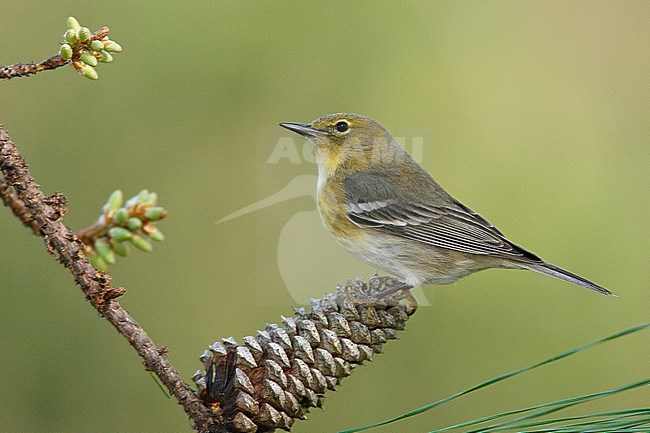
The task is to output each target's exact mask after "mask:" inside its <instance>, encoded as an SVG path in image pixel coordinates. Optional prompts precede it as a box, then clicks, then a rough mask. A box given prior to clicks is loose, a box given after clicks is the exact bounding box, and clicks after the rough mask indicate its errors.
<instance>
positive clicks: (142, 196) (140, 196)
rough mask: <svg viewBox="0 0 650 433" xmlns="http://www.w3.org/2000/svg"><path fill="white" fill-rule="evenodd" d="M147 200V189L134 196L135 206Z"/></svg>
mask: <svg viewBox="0 0 650 433" xmlns="http://www.w3.org/2000/svg"><path fill="white" fill-rule="evenodd" d="M147 198H149V190H148V189H143V190H142V191H140V192H139V193H138V195H137V196H136V199H135V202H136V203H137V204H143V203H144V202H146V201H147Z"/></svg>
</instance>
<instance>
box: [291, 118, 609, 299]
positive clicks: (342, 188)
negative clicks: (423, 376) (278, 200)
mask: <svg viewBox="0 0 650 433" xmlns="http://www.w3.org/2000/svg"><path fill="white" fill-rule="evenodd" d="M280 126H282V127H284V128H286V129H288V130H290V131H293V132H295V133H298V134H300V135H301V136H302V137H304V138H305V139H306V140H307V141H308V142H309V143H310V144H311V147H312V149H313V151H314V154H315V158H316V162H317V164H318V181H317V183H318V186H317V192H316V195H317V203H318V211H319V214H320V217H321V219H322V221H323V223H324V225H325V227H326V228H327V229H328V230H329V231H330V232H331V233H332V234H333V235H334V238H335V239H336V241H337V242H338V243H339V245H341V246H342V247H343V248H344V249H346V250H348V251H349V252H350V253H352V255H354V256H356V257H357V258H359V259H360V260H362V261H364V262H366V263H368V264H370V265H371V266H374V267H376V268H379V269H383V270H385V271H388V272H389V273H391V274H393V275H394V276H395V277H397V278H400V284H399V285H397V286H396V287H397V289H394V290H408V289H411V288H413V287H418V286H421V285H425V284H452V283H454V282H456V281H457V280H458V279H459V278H462V277H465V276H467V275H470V274H472V273H474V272H478V271H481V270H484V269H490V268H506V269H525V270H531V271H535V272H538V273H540V274H544V275H548V276H551V277H555V278H559V279H561V280H564V281H568V282H570V283H573V284H576V285H578V286H582V287H585V288H587V289H589V290H592V291H594V292H597V293H601V294H603V295H614V294H613V293H612V292H610V291H609V290H607V289H605V288H604V287H601V286H599V285H597V284H595V283H593V282H591V281H589V280H587V279H586V278H583V277H581V276H579V275H576V274H574V273H572V272H569V271H567V270H565V269H562V268H560V267H557V266H555V265H552V264H550V263H547V262H545V261H544V260H542V259H541V258H540V257H539V256H537V255H536V254H534V253H532V252H530V251H528V250H526V249H524V248H522V247H520V246H519V245H517V244H515V243H513V242H511V241H510V240H508V239H507V238H506V237H505V235H504V234H503V233H502V232H501V231H500V230H499V229H497V228H496V227H495V226H494V225H492V224H491V223H490V222H488V221H487V220H486V219H485V218H483V217H482V216H480V215H479V214H478V213H476V212H474V211H473V210H472V209H470V208H469V207H467V206H465V205H464V204H462V203H461V202H459V201H458V200H456V199H455V198H453V197H452V196H451V195H450V194H448V193H447V192H446V191H445V190H444V189H443V188H442V187H441V186H440V185H439V184H438V183H437V182H436V181H435V180H434V179H433V177H431V175H430V174H429V173H428V172H427V171H426V170H425V169H424V168H422V167H421V166H420V165H419V164H418V163H417V162H416V161H415V160H413V158H412V157H411V156H410V155H409V154H408V153H407V152H406V151H405V150H404V148H403V147H402V146H401V145H400V144H399V143H398V142H397V141H396V140H395V139H394V138H393V136H392V135H391V134H390V133H389V132H388V131H387V130H386V129H385V128H384V127H383V126H382V125H381V124H379V123H378V122H377V121H375V120H372V119H370V118H368V117H365V116H361V115H358V114H352V113H336V114H328V115H325V116H322V117H319V118H317V119H315V120H313V121H312V122H310V123H306V124H305V123H298V122H283V123H280ZM614 296H615V295H614Z"/></svg>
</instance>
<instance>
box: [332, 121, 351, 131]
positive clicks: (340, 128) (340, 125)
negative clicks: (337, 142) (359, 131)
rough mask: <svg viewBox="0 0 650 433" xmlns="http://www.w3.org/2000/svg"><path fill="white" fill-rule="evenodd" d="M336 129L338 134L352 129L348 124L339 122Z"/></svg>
mask: <svg viewBox="0 0 650 433" xmlns="http://www.w3.org/2000/svg"><path fill="white" fill-rule="evenodd" d="M334 127H335V128H336V130H337V131H338V132H346V131H347V130H348V129H350V125H349V124H348V122H344V121H340V122H338V123H337V124H336V125H335V126H334Z"/></svg>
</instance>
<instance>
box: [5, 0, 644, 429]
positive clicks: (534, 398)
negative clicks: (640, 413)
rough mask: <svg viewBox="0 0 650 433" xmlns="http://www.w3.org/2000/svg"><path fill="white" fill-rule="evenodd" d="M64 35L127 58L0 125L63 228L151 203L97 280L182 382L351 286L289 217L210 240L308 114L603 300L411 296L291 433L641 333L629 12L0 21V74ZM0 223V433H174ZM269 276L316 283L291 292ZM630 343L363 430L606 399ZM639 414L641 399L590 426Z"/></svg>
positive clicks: (161, 8) (636, 351)
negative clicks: (155, 232) (385, 147)
mask: <svg viewBox="0 0 650 433" xmlns="http://www.w3.org/2000/svg"><path fill="white" fill-rule="evenodd" d="M68 15H74V16H76V17H77V18H78V19H79V20H80V21H81V23H82V24H83V25H86V26H89V27H90V28H91V29H93V30H94V29H96V28H97V27H99V26H102V25H108V26H110V28H111V35H112V37H113V38H114V39H115V40H117V41H118V42H119V43H120V44H122V46H123V47H124V49H125V51H124V53H122V54H120V55H118V56H116V59H115V61H114V62H113V64H111V65H101V66H100V67H99V68H98V72H99V75H100V80H99V81H97V82H91V81H90V80H87V79H84V78H82V77H79V76H77V75H76V73H75V72H74V71H73V70H72V69H71V68H64V69H60V70H57V71H50V72H45V73H42V74H40V75H39V76H37V77H32V78H27V79H16V80H11V81H4V82H0V121H1V122H4V123H5V125H6V127H7V128H8V130H9V132H10V133H11V136H12V138H13V140H14V141H15V142H16V143H17V144H18V145H19V147H20V149H21V151H22V152H23V154H24V156H25V158H26V159H27V161H28V163H29V165H30V167H31V169H32V173H33V174H34V176H35V177H36V179H37V181H38V182H39V183H40V184H41V185H42V186H43V189H44V190H45V192H46V193H48V194H51V193H53V192H55V191H61V192H63V193H65V194H66V196H67V197H68V198H69V208H70V210H69V213H68V214H67V215H66V221H67V223H68V224H69V225H71V226H72V227H74V228H75V229H80V228H82V227H85V226H87V225H89V224H91V223H92V222H93V221H94V219H95V218H96V217H97V215H98V213H99V209H100V208H101V206H102V204H103V203H104V201H105V199H106V198H107V196H108V194H109V193H110V192H111V191H112V190H113V189H116V188H122V189H123V190H124V191H125V193H126V194H129V195H132V194H134V193H136V192H137V191H138V190H139V189H141V188H149V189H151V190H153V191H156V192H158V193H159V195H160V197H161V203H162V205H163V206H165V207H166V208H167V209H168V210H169V212H170V217H169V218H168V219H167V220H166V221H164V222H163V223H162V224H161V228H162V230H163V231H164V232H165V234H166V235H167V241H165V242H164V243H163V244H160V245H156V251H154V253H153V254H141V253H134V254H133V255H132V256H131V257H129V258H128V259H122V260H120V261H119V262H118V264H117V265H115V266H114V267H112V268H111V270H110V273H111V275H112V276H113V282H114V283H115V284H116V285H124V286H125V287H126V288H127V290H128V293H127V294H126V296H125V297H123V298H122V300H121V302H122V303H123V305H124V306H125V307H126V308H127V309H128V310H129V311H130V312H131V314H132V315H133V316H134V317H135V318H136V320H138V321H139V322H140V324H142V325H143V326H144V327H145V328H146V330H147V331H148V332H149V333H150V334H151V336H152V337H153V338H154V339H155V341H156V342H157V343H158V344H159V345H167V346H169V348H170V358H171V360H172V362H173V363H174V365H175V366H176V367H177V368H178V369H179V370H180V371H181V372H182V374H183V375H184V377H185V378H187V379H188V380H189V377H190V376H191V374H192V373H193V372H194V371H195V370H196V369H198V368H199V367H200V363H199V361H198V359H197V357H198V356H199V355H200V353H201V352H202V351H203V350H204V348H205V347H206V345H208V344H210V343H212V342H213V341H215V340H216V339H219V338H221V337H227V336H231V335H233V336H235V337H236V338H241V337H243V336H245V335H248V334H251V333H254V332H255V330H257V329H259V328H262V327H263V326H264V324H265V323H266V322H275V321H278V320H279V316H280V315H281V314H284V315H289V314H291V313H292V307H294V306H295V305H296V304H297V300H296V299H298V300H300V299H302V298H301V296H305V297H308V296H320V295H322V294H323V293H324V292H325V291H327V290H332V289H333V288H334V286H335V284H336V283H340V282H344V281H345V280H346V278H348V277H353V276H354V275H357V274H360V275H365V276H368V275H369V274H370V273H371V272H372V271H373V270H372V269H371V268H369V267H367V266H365V265H362V264H361V263H360V262H357V261H356V260H353V259H351V258H350V257H349V256H348V255H347V253H346V252H345V251H343V250H342V249H337V247H336V246H335V245H334V242H333V241H332V240H330V239H329V238H328V237H327V234H326V233H325V229H324V228H320V227H319V222H318V219H317V218H318V216H317V214H316V213H315V212H314V202H313V199H312V198H310V196H309V195H305V196H300V195H296V196H295V198H292V199H290V200H284V201H280V202H278V203H277V204H275V205H273V206H270V207H266V208H264V209H260V210H258V211H256V212H254V213H250V214H247V215H244V216H241V217H239V218H236V219H233V220H230V221H228V222H224V223H221V224H216V225H215V222H216V221H218V220H220V219H221V218H223V217H224V216H226V215H228V214H230V213H232V212H235V211H237V210H238V209H241V208H243V207H245V206H248V205H250V204H252V203H255V202H257V201H259V200H261V199H264V198H265V197H268V196H270V195H272V194H275V193H276V192H277V191H280V190H282V188H284V186H285V185H287V184H288V183H289V182H290V181H291V180H292V179H295V178H296V177H297V176H307V175H314V174H316V168H315V166H314V165H313V164H311V163H309V162H307V161H306V160H304V157H303V156H301V159H300V161H299V163H292V162H290V161H289V160H288V159H284V160H282V161H280V162H279V163H278V164H277V165H276V166H270V165H269V164H268V163H267V161H268V157H269V155H270V152H271V149H273V148H274V146H276V145H277V144H278V143H279V142H280V140H282V139H283V137H289V134H287V133H286V132H285V131H283V130H281V128H279V127H276V126H275V125H276V124H277V123H278V122H280V121H310V120H311V119H313V118H315V117H318V116H320V115H323V114H326V113H330V112H338V111H351V112H356V113H360V114H365V115H367V116H370V117H373V118H375V119H377V120H379V121H380V122H381V123H382V124H384V125H385V126H386V127H387V128H388V129H389V130H393V131H395V132H397V131H402V132H400V134H401V135H402V136H404V137H406V141H408V140H409V137H411V138H413V137H415V136H417V137H420V138H422V142H423V143H424V145H423V156H422V161H423V164H424V165H425V167H426V168H427V169H428V170H429V171H430V172H432V173H433V174H434V175H435V177H436V179H437V180H438V181H440V182H441V183H442V184H443V185H444V186H445V187H446V188H447V189H448V190H449V191H450V192H451V193H452V194H454V195H455V196H456V197H457V198H459V199H460V200H461V201H463V202H464V203H465V204H467V205H468V206H470V207H472V208H474V209H476V210H477V211H479V212H480V213H481V214H482V215H483V216H485V217H486V218H488V219H489V220H490V221H491V222H493V223H494V224H496V225H497V226H498V227H499V228H500V229H502V230H503V231H504V232H505V233H506V234H507V235H508V236H509V237H510V238H511V239H513V240H515V241H516V242H517V243H519V244H521V245H523V246H525V247H527V248H530V249H531V250H533V251H535V252H536V253H538V254H539V255H541V256H542V257H544V258H545V259H547V260H549V261H551V262H553V263H555V264H557V265H560V266H563V267H566V268H568V269H570V270H572V271H574V272H576V273H579V274H581V275H584V276H586V277H588V278H590V279H593V280H594V281H596V282H598V283H600V284H602V285H604V286H605V287H607V288H609V289H611V290H613V291H614V292H616V293H617V294H618V295H619V296H620V297H619V298H617V299H615V298H606V297H603V296H598V295H596V294H594V293H591V292H588V291H587V290H584V289H582V288H578V287H576V286H572V285H569V284H568V283H564V282H561V281H557V280H554V279H550V278H547V277H543V276H541V275H537V274H533V273H525V272H513V271H488V272H484V273H479V274H477V275H474V276H471V277H468V278H466V279H464V280H462V281H460V282H458V283H457V284H455V285H453V286H441V287H438V288H432V287H426V288H425V292H426V293H427V298H428V300H429V302H430V303H431V306H430V307H424V308H422V309H421V310H420V311H419V312H418V313H417V315H415V316H414V317H413V319H412V320H411V321H410V323H409V331H407V332H405V333H403V334H402V337H401V340H400V341H398V342H395V343H392V344H388V345H387V347H386V351H385V354H384V355H381V356H378V357H376V359H375V362H374V364H372V365H371V366H370V367H363V368H359V369H357V370H356V371H355V374H353V375H352V377H350V378H348V379H346V380H345V381H344V382H343V385H342V386H341V387H340V389H339V390H338V392H336V393H330V394H328V396H327V401H326V404H325V410H324V411H321V410H316V411H313V412H312V413H311V415H310V421H309V422H300V423H297V425H296V426H295V428H294V431H296V432H308V431H309V432H332V431H337V430H338V429H343V428H350V427H353V426H358V425H362V424H366V423H368V422H371V421H378V420H381V419H384V418H386V417H387V416H393V415H397V414H400V413H402V412H404V411H406V410H408V409H411V408H414V407H418V406H421V405H423V404H426V403H428V402H431V401H434V400H437V399H439V398H442V397H444V396H447V395H449V394H451V393H453V392H456V391H459V390H461V389H464V388H466V387H469V386H471V385H473V384H475V383H477V382H479V381H482V380H484V379H487V378H489V377H492V376H495V375H497V374H501V373H504V372H507V371H510V370H512V369H515V368H518V367H523V366H525V365H528V364H530V363H532V362H535V361H537V360H540V359H542V358H544V357H547V356H550V355H552V354H555V353H558V352H560V351H563V350H566V349H569V348H571V347H574V346H577V345H580V344H583V343H586V342H589V341H591V340H594V339H597V338H600V337H603V336H605V335H608V334H610V333H612V332H615V331H617V330H620V329H623V328H625V327H628V326H631V325H635V324H638V323H642V322H645V321H647V320H648V311H649V306H650V302H649V301H650V295H649V293H650V292H649V291H648V285H649V283H650V271H649V267H648V247H649V246H650V238H649V235H648V221H649V220H650V208H649V204H648V192H649V186H650V185H649V182H650V170H649V169H648V168H649V162H650V150H649V149H650V147H649V146H648V137H650V122H649V121H648V119H649V116H650V104H649V101H650V85H649V82H648V71H649V70H650V55H649V51H648V47H649V46H650V31H649V30H648V29H649V28H650V3H648V2H645V1H636V2H635V1H626V2H614V1H608V2H603V1H597V2H593V1H589V2H587V1H583V2H563V1H555V2H451V1H448V2H393V3H389V2H382V3H380V2H370V1H366V2H354V3H352V2H275V1H267V2H235V1H229V2H171V1H159V2H156V3H150V2H110V3H100V2H82V1H66V2H8V1H4V2H2V5H1V12H0V37H1V41H2V42H1V43H0V64H10V63H15V62H27V61H33V60H36V61H39V60H42V59H44V58H46V57H48V56H50V55H52V54H54V53H56V51H57V49H58V42H59V40H60V35H61V34H62V33H63V32H64V30H65V20H66V18H67V16H68ZM414 131H416V132H414ZM422 131H424V132H422ZM400 134H396V135H400ZM290 140H294V141H293V142H294V143H295V145H296V146H298V148H300V146H302V142H301V141H300V140H299V139H298V138H294V137H291V138H290ZM407 144H408V143H407ZM267 152H268V153H267ZM301 179H302V180H301V182H302V183H301V186H302V187H304V186H305V183H306V184H307V186H308V187H309V186H310V184H309V182H311V181H312V180H313V179H312V178H309V177H305V178H301ZM310 179H312V180H310ZM311 187H313V188H314V189H315V181H313V184H311ZM297 215H298V216H299V218H295V219H292V220H291V221H292V224H288V223H287V221H289V220H290V219H291V218H293V217H295V216H297ZM0 223H1V224H0V245H1V247H2V248H1V250H0V299H1V301H0V321H1V322H0V323H1V325H2V326H0V347H2V354H1V355H0V366H1V367H2V368H1V369H0V383H2V390H3V392H2V393H0V420H1V421H0V423H1V426H0V430H1V431H6V432H23V431H24V432H36V431H39V432H40V431H52V432H63V431H65V432H86V431H102V432H145V431H159V432H178V431H189V430H190V429H189V424H188V421H187V420H186V418H185V416H184V414H183V412H182V410H181V408H180V407H178V406H177V405H176V404H175V403H174V402H173V400H167V399H166V398H165V397H164V396H163V395H162V393H161V392H160V390H159V389H158V387H157V386H156V384H155V383H154V381H153V380H152V379H151V377H149V375H148V374H147V373H145V372H144V370H143V369H142V367H141V362H140V360H139V358H138V357H137V356H136V354H135V353H134V351H133V350H132V349H131V348H130V347H128V345H127V344H126V342H125V341H124V340H123V339H122V338H121V337H120V336H119V335H117V334H116V333H115V331H114V330H113V329H112V328H111V327H110V326H109V325H108V324H107V323H106V322H105V321H104V320H102V319H100V318H98V317H97V314H96V312H95V311H94V310H93V309H92V308H90V306H89V305H87V303H86V301H85V300H84V299H83V296H82V295H81V293H80V291H79V289H78V288H76V287H75V286H74V285H73V283H72V279H71V277H70V275H69V273H68V272H67V271H65V270H64V269H63V268H62V267H61V266H60V265H59V264H58V263H56V261H55V260H53V258H52V257H50V256H48V255H47V254H46V253H45V250H44V248H43V241H42V239H40V238H37V237H34V236H32V235H31V234H30V233H29V231H28V230H27V229H25V228H23V227H21V226H20V224H19V222H18V221H17V220H16V219H15V218H14V217H13V216H12V215H11V214H10V212H9V211H8V210H7V209H4V208H0ZM285 228H286V230H284V229H285ZM312 228H313V230H312ZM283 230H284V231H283ZM292 233H304V237H305V238H302V239H304V242H305V243H304V244H302V243H300V242H297V243H296V242H293V243H292V242H291V240H292V239H294V238H292V237H291V236H292ZM321 235H322V239H324V240H322V241H321V240H319V241H318V244H317V245H316V246H315V247H314V246H313V245H312V246H309V244H308V241H309V239H306V238H310V237H311V236H313V237H315V238H318V239H321ZM301 236H302V235H301ZM297 239H301V238H300V237H298V238H297ZM282 242H284V244H283V245H284V246H282V245H281V244H282ZM321 244H322V248H318V246H319V245H321ZM287 245H289V247H287ZM291 245H293V246H294V247H295V249H296V254H295V257H296V265H295V266H292V261H291V259H290V256H291V248H290V247H291ZM287 248H289V249H287ZM287 257H289V259H288V258H287ZM305 259H308V260H305ZM305 262H308V263H311V266H312V268H305ZM340 263H343V264H344V265H345V266H340V265H339V264H340ZM314 270H316V271H314ZM283 275H285V276H283ZM287 275H288V276H287ZM288 279H293V280H292V281H294V283H292V284H299V283H296V282H300V281H312V282H315V283H313V286H309V287H305V288H304V293H300V296H294V295H293V294H292V293H290V291H289V290H288V289H287V284H289V283H288ZM301 279H302V280H301ZM305 284H306V283H305ZM434 292H435V294H434ZM648 342H649V338H648V335H647V332H646V333H643V334H641V335H635V336H633V337H627V338H625V339H621V340H618V341H616V342H614V343H612V344H611V345H608V346H603V347H600V348H598V349H595V350H592V351H589V352H586V353H583V354H580V355H579V356H577V357H575V359H570V360H567V361H564V362H562V363H559V364H557V365H553V366H549V367H546V368H544V369H543V370H540V371H539V372H537V373H533V374H530V375H527V376H526V377H521V378H517V379H516V380H513V381H512V382H511V383H506V384H502V385H499V386H497V387H495V388H494V389H488V390H485V391H482V392H480V393H477V394H475V395H470V396H468V397H467V398H464V399H462V400H460V401H457V402H454V403H453V404H450V405H449V406H447V407H443V408H441V409H440V410H437V411H436V412H434V413H427V414H424V415H421V416H419V417H416V418H413V419H411V420H408V421H406V422H403V423H401V424H400V425H398V426H388V427H385V428H383V429H377V430H376V431H378V432H394V431H408V432H422V431H428V430H429V429H432V428H434V427H440V426H444V425H446V424H449V423H453V422H457V421H461V420H464V419H467V418H469V417H475V416H481V415H486V414H490V413H494V412H498V411H504V410H507V409H513V408H516V407H520V406H524V405H529V404H535V403H541V402H544V401H548V400H552V399H558V398H563V397H569V396H572V395H577V394H581V393H588V392H596V391H602V390H605V389H609V388H613V387H616V386H619V385H624V384H626V383H629V382H632V381H635V380H638V379H641V378H644V377H646V376H647V373H648V365H650V362H649V361H650V344H648ZM649 402H650V395H649V394H648V391H643V390H641V391H635V392H630V393H628V394H625V395H622V396H619V397H616V398H613V399H610V400H607V401H601V402H598V403H595V404H592V405H590V406H589V408H588V409H589V410H594V411H595V410H598V409H607V408H612V409H613V408H618V407H631V406H640V405H642V404H645V405H648V403H649Z"/></svg>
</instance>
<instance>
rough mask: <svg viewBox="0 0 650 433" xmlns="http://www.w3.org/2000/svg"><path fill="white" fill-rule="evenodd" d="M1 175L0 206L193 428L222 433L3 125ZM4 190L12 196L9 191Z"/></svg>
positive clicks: (62, 201) (60, 197) (57, 196)
mask: <svg viewBox="0 0 650 433" xmlns="http://www.w3.org/2000/svg"><path fill="white" fill-rule="evenodd" d="M0 170H1V172H2V175H3V176H4V178H5V182H2V181H1V180H0V195H1V196H2V199H3V202H4V203H5V204H6V205H7V206H9V207H10V208H11V209H12V210H13V212H14V214H16V216H18V218H20V219H21V221H22V222H23V224H25V225H27V226H29V227H30V228H31V229H32V231H34V232H35V233H37V234H39V235H41V236H43V237H44V238H45V245H46V246H47V250H48V252H49V253H50V254H53V255H54V254H55V253H56V254H58V260H59V262H60V263H61V264H63V265H64V266H65V267H66V268H68V270H70V272H71V273H72V275H73V276H74V280H75V282H76V283H77V284H78V285H79V286H80V287H81V290H82V291H83V292H84V294H85V295H86V298H87V299H88V300H89V301H90V303H91V305H92V306H93V307H95V308H96V309H97V311H98V312H99V313H100V314H101V316H102V317H104V318H105V319H106V320H108V321H109V322H110V323H111V324H112V325H113V326H114V327H115V329H117V331H118V332H119V333H120V334H122V336H123V337H124V338H126V340H127V341H128V342H129V344H131V346H133V348H134V349H135V350H136V351H137V352H138V354H139V355H140V356H141V357H142V358H143V360H144V365H145V368H146V369H147V370H150V371H152V372H153V373H155V374H156V376H158V378H159V379H160V380H161V382H162V383H163V384H164V385H165V386H166V387H167V389H168V390H169V392H170V393H171V394H172V395H173V396H174V397H175V398H176V400H177V401H178V403H179V404H180V405H182V406H183V409H184V410H185V413H186V414H187V416H188V417H189V418H190V419H191V420H192V421H193V422H194V425H195V428H197V429H198V430H200V431H210V432H225V431H226V430H225V428H224V427H222V426H221V425H220V424H219V423H218V422H217V421H216V419H215V418H214V414H213V413H212V412H211V411H210V410H209V409H208V408H207V407H206V406H205V405H204V404H203V402H202V401H201V399H200V398H199V397H198V396H197V395H196V393H195V392H194V391H193V390H192V389H191V388H190V387H189V385H188V384H187V383H186V382H185V381H183V379H182V378H181V376H180V374H179V373H178V372H177V371H176V369H175V368H174V367H173V366H172V365H171V363H170V362H169V361H168V360H167V359H166V358H165V356H164V355H165V353H164V352H165V350H164V349H163V348H158V347H156V344H155V343H154V342H153V340H152V339H151V338H150V337H149V336H148V335H147V333H146V332H145V331H144V329H142V328H141V327H140V326H139V325H138V323H137V322H136V321H135V320H134V319H133V318H132V317H131V316H130V315H129V313H128V312H127V311H126V310H125V309H124V308H122V306H121V305H120V304H119V303H118V302H117V301H115V298H117V297H118V296H120V295H122V294H123V293H124V292H125V290H124V289H123V288H121V287H113V286H112V285H111V284H110V276H109V275H106V274H104V273H101V272H99V271H97V270H96V269H95V268H94V267H93V266H92V265H91V264H90V263H89V261H88V260H87V259H86V257H85V255H84V247H83V244H82V243H81V241H80V240H79V238H78V236H77V235H75V234H74V233H73V232H72V231H71V230H70V229H69V228H68V227H67V226H66V225H65V224H64V223H63V220H62V216H63V214H64V213H65V211H66V208H65V198H64V196H63V195H61V194H59V193H57V194H55V195H53V196H50V197H45V196H44V194H43V192H42V191H41V189H40V187H39V185H38V184H37V183H36V182H35V180H34V178H33V177H32V176H31V174H30V172H29V170H28V168H27V165H26V163H25V161H24V159H23V158H22V156H21V154H20V152H19V151H18V149H17V148H16V146H15V144H14V143H13V142H12V141H11V139H10V137H9V134H8V133H7V131H6V130H5V129H4V125H3V124H2V123H0ZM9 185H11V187H13V189H14V191H15V192H12V191H11V189H10V188H9Z"/></svg>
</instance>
